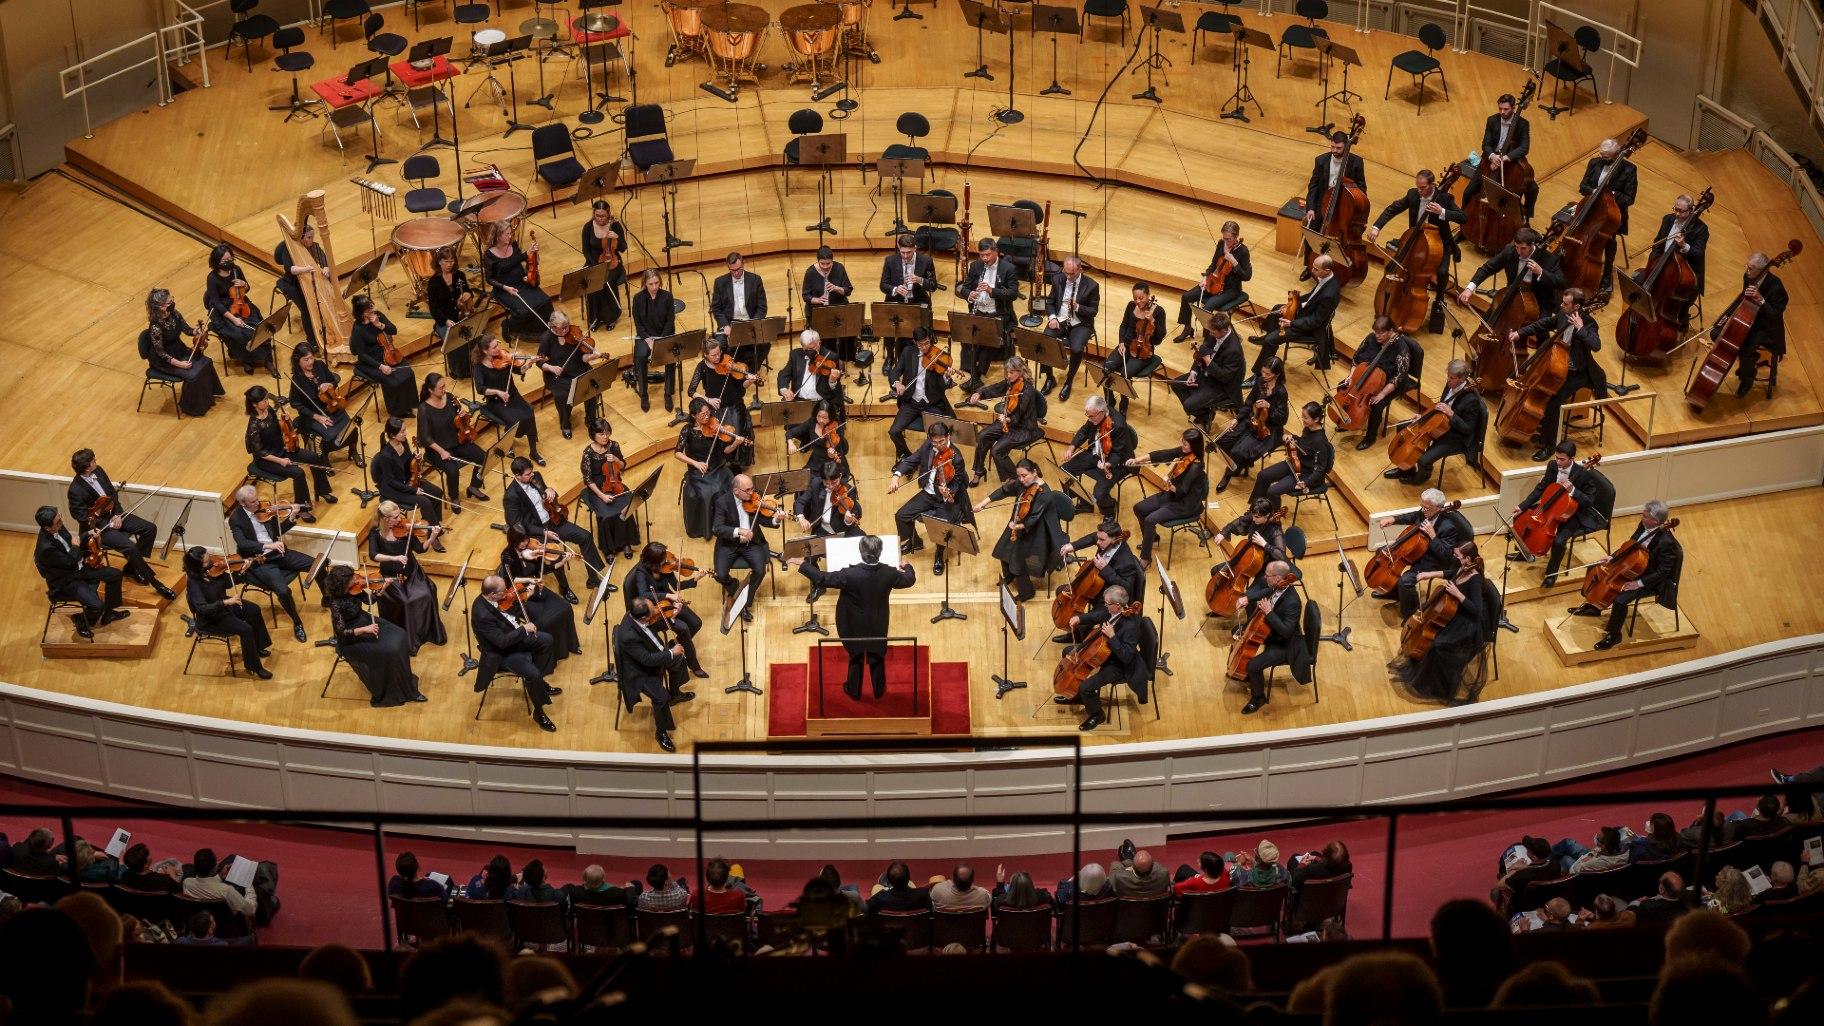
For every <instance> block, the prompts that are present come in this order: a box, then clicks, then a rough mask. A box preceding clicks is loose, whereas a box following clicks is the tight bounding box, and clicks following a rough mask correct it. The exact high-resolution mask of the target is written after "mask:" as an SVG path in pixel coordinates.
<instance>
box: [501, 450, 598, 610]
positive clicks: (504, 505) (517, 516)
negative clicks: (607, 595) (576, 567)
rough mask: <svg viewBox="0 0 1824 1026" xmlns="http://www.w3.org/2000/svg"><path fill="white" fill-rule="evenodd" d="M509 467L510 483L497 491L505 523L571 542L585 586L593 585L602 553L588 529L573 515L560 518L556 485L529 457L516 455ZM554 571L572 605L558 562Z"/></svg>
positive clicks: (532, 533)
mask: <svg viewBox="0 0 1824 1026" xmlns="http://www.w3.org/2000/svg"><path fill="white" fill-rule="evenodd" d="M510 469H511V470H512V472H513V483H512V484H510V485H508V486H507V490H506V492H504V493H503V494H502V495H501V510H502V512H504V513H505V514H506V517H507V524H508V525H509V526H510V527H512V528H513V529H515V530H517V531H519V532H520V533H521V534H524V535H525V536H526V537H528V538H534V539H538V538H542V539H543V540H545V541H561V542H565V543H567V544H570V545H573V546H575V547H576V552H577V554H578V555H579V556H580V557H581V558H582V561H583V567H584V568H585V569H586V570H587V571H588V585H587V586H588V587H590V588H594V587H595V586H596V584H598V583H600V581H601V579H602V571H601V566H602V554H601V552H600V551H599V550H597V549H596V547H595V539H594V538H593V537H591V536H590V534H589V531H588V529H587V528H585V527H583V526H582V525H581V524H579V523H577V522H576V521H575V520H573V519H569V518H560V516H559V514H561V513H562V511H563V508H564V504H563V503H562V502H560V501H559V500H558V496H557V489H555V488H552V487H550V486H549V485H547V484H545V476H544V475H543V474H541V473H539V472H538V468H537V467H534V466H533V465H532V461H531V460H528V459H526V458H525V457H524V456H516V457H514V459H513V463H512V466H511V468H510ZM560 519H561V520H562V522H561V523H559V522H558V521H559V520H560ZM556 572H557V586H558V589H559V590H560V591H562V592H563V595H564V601H566V602H569V603H571V604H573V605H574V604H575V603H576V601H577V598H576V593H575V592H573V591H571V590H570V582H569V579H568V577H567V576H566V575H565V573H564V570H563V568H562V567H561V566H560V567H558V568H557V571H556Z"/></svg>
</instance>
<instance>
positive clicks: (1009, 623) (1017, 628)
mask: <svg viewBox="0 0 1824 1026" xmlns="http://www.w3.org/2000/svg"><path fill="white" fill-rule="evenodd" d="M1035 13H1036V11H1035ZM998 590H999V593H1000V599H1001V672H1000V673H997V674H994V675H993V676H991V677H989V678H988V679H989V680H992V681H994V697H995V700H996V701H999V700H1000V699H1002V698H1005V697H1006V696H1007V692H1009V691H1018V690H1019V689H1020V688H1023V687H1025V686H1026V682H1025V681H1023V680H1014V679H1013V678H1011V677H1009V676H1008V669H1007V633H1008V632H1009V631H1012V632H1013V636H1014V638H1016V639H1017V640H1020V641H1025V640H1026V607H1025V606H1022V605H1020V604H1019V603H1018V602H1015V601H1014V599H1013V592H1011V591H1008V590H1007V582H1006V581H1002V582H1001V584H1000V587H999V589H998Z"/></svg>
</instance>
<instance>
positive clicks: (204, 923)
mask: <svg viewBox="0 0 1824 1026" xmlns="http://www.w3.org/2000/svg"><path fill="white" fill-rule="evenodd" d="M171 943H173V944H185V945H190V944H195V945H202V946H204V947H213V946H216V945H222V944H227V943H228V942H227V941H225V940H223V939H221V938H220V937H217V936H216V935H215V917H214V916H212V915H210V914H209V913H207V912H192V913H191V914H190V918H189V919H187V920H185V921H184V932H183V933H180V934H178V935H177V936H176V937H175V938H173V939H172V941H171Z"/></svg>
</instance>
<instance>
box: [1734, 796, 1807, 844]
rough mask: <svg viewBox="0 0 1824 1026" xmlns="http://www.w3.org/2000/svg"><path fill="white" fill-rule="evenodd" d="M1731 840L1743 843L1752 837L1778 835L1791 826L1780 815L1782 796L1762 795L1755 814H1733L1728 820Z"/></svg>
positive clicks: (1755, 805)
mask: <svg viewBox="0 0 1824 1026" xmlns="http://www.w3.org/2000/svg"><path fill="white" fill-rule="evenodd" d="M1727 822H1728V824H1729V840H1731V841H1743V840H1747V839H1748V838H1750V837H1764V836H1766V835H1767V834H1777V833H1779V832H1780V831H1782V830H1784V829H1786V828H1787V827H1789V826H1791V825H1792V824H1791V823H1788V822H1787V821H1786V817H1785V816H1784V815H1782V814H1781V813H1780V796H1779V795H1777V794H1764V795H1761V797H1760V800H1759V801H1757V802H1755V803H1754V814H1753V815H1749V814H1748V813H1746V812H1732V813H1730V814H1729V818H1728V820H1727Z"/></svg>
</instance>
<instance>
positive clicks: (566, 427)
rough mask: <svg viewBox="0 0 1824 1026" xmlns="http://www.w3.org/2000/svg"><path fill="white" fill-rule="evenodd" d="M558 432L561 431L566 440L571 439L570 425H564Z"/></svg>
mask: <svg viewBox="0 0 1824 1026" xmlns="http://www.w3.org/2000/svg"><path fill="white" fill-rule="evenodd" d="M558 431H560V432H562V433H563V436H564V437H565V438H569V437H570V434H571V432H570V425H568V424H565V425H563V426H562V427H560V428H558Z"/></svg>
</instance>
